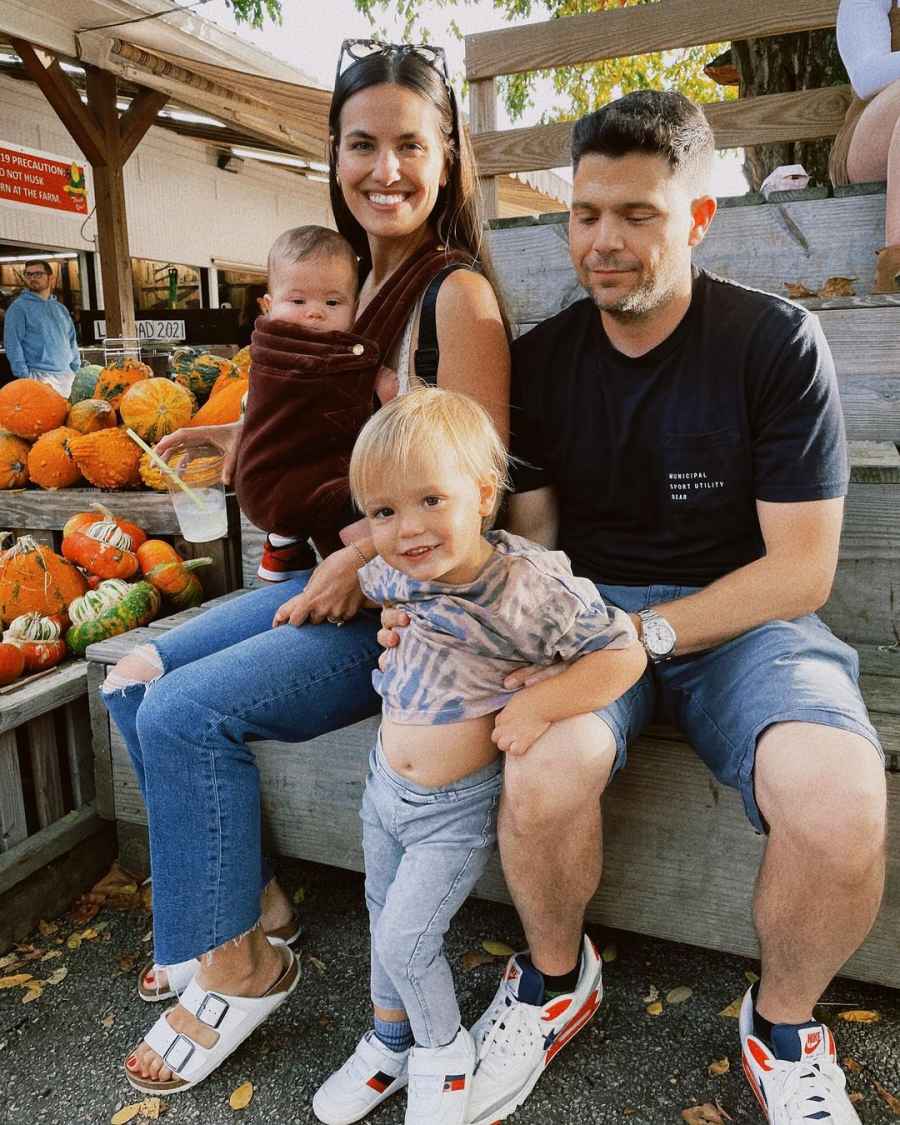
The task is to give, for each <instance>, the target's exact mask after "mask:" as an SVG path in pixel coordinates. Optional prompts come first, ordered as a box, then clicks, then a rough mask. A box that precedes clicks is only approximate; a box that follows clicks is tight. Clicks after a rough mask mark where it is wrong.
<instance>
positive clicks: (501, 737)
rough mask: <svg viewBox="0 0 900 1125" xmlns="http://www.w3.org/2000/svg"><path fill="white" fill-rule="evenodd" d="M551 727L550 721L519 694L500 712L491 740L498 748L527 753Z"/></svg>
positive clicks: (513, 752)
mask: <svg viewBox="0 0 900 1125" xmlns="http://www.w3.org/2000/svg"><path fill="white" fill-rule="evenodd" d="M549 729H550V723H549V722H547V720H546V719H542V718H541V716H540V715H538V714H536V713H535V709H534V707H533V706H532V705H531V703H530V702H529V701H528V700H527V699H526V697H525V696H523V695H517V696H514V697H513V698H512V699H511V700H510V701H509V703H507V705H506V706H505V707H504V708H503V710H502V711H500V712H498V714H497V717H496V719H495V720H494V731H493V733H492V734H491V740H492V741H493V742H494V743H495V744H496V746H497V749H498V750H502V751H503V752H504V753H506V754H512V755H514V756H518V755H520V754H525V753H526V752H527V751H528V750H529V749H530V748H531V746H532V745H533V744H534V743H535V742H537V740H538V739H539V738H540V737H541V735H544V734H546V733H547V731H548V730H549Z"/></svg>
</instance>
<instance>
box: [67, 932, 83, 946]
mask: <svg viewBox="0 0 900 1125" xmlns="http://www.w3.org/2000/svg"><path fill="white" fill-rule="evenodd" d="M80 945H81V934H79V933H77V932H76V933H74V934H69V937H68V940H67V941H66V947H67V948H68V949H77V948H78V947H79V946H80Z"/></svg>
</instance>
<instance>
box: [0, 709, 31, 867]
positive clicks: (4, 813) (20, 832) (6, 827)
mask: <svg viewBox="0 0 900 1125" xmlns="http://www.w3.org/2000/svg"><path fill="white" fill-rule="evenodd" d="M27 835H28V824H27V822H26V820H25V802H24V799H23V796H22V775H21V772H20V770H19V753H18V749H17V746H16V732H15V731H14V730H8V731H4V733H3V734H0V852H5V851H9V849H10V848H13V847H15V846H16V844H19V843H21V841H22V840H24V839H25V837H26V836H27Z"/></svg>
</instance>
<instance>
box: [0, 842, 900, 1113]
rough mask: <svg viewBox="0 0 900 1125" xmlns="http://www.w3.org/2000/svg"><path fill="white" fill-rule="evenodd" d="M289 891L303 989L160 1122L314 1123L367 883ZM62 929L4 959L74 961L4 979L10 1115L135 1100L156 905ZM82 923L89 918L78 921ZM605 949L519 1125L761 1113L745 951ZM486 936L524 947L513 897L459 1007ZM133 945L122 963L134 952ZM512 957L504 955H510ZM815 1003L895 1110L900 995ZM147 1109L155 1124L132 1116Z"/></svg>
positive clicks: (475, 910)
mask: <svg viewBox="0 0 900 1125" xmlns="http://www.w3.org/2000/svg"><path fill="white" fill-rule="evenodd" d="M281 874H282V881H283V882H284V884H285V885H286V886H287V887H288V889H289V890H290V891H291V892H294V891H295V890H297V889H299V888H303V890H304V892H305V903H304V906H303V908H302V909H303V911H304V920H305V924H306V927H307V933H306V936H305V938H304V939H303V941H302V943H301V945H300V949H301V952H302V955H303V969H304V978H303V980H302V982H301V984H300V987H299V988H298V990H297V992H295V993H294V996H293V997H292V999H291V1001H290V1002H289V1003H288V1004H286V1005H285V1006H284V1007H283V1008H281V1010H280V1011H279V1012H278V1013H277V1014H276V1016H275V1017H273V1019H272V1020H270V1021H269V1023H268V1024H266V1025H265V1026H264V1027H263V1028H262V1029H261V1030H260V1031H259V1032H257V1033H256V1035H255V1036H254V1037H253V1038H252V1039H251V1040H249V1041H248V1043H246V1044H245V1045H244V1046H243V1047H242V1048H240V1050H239V1051H238V1052H237V1053H236V1054H235V1055H234V1056H233V1057H232V1058H231V1059H230V1060H229V1061H228V1062H227V1064H226V1065H225V1066H224V1067H223V1068H222V1069H221V1070H220V1071H219V1072H218V1073H216V1074H215V1075H214V1076H213V1077H211V1078H210V1079H209V1080H208V1081H207V1082H206V1083H205V1084H204V1085H203V1086H201V1087H200V1088H198V1089H197V1090H196V1091H193V1092H191V1093H188V1094H184V1095H181V1096H180V1097H175V1098H172V1099H170V1101H169V1103H168V1107H167V1111H166V1113H165V1122H166V1125H178V1123H181V1122H184V1123H187V1122H200V1123H202V1125H224V1123H232V1125H234V1123H235V1122H237V1121H240V1120H243V1121H245V1122H266V1123H269V1122H271V1123H277V1125H300V1123H303V1125H305V1123H307V1122H313V1121H314V1120H315V1119H314V1118H313V1115H312V1111H311V1109H310V1100H311V1098H312V1094H313V1092H314V1091H315V1089H316V1087H317V1085H318V1083H319V1082H320V1081H321V1080H322V1079H323V1078H324V1077H325V1076H326V1075H327V1074H328V1073H329V1071H330V1070H332V1069H333V1068H334V1067H335V1066H337V1065H339V1064H340V1063H341V1062H342V1061H343V1059H344V1057H345V1055H346V1054H347V1053H348V1052H349V1051H350V1050H351V1049H352V1048H353V1046H354V1045H355V1043H356V1040H357V1037H358V1036H359V1034H360V1033H361V1031H362V1030H363V1029H364V1028H365V1027H366V1026H367V1005H366V980H367V977H366V952H367V932H366V917H365V907H364V903H363V898H362V880H361V878H360V877H359V876H356V875H350V874H346V873H343V872H337V871H334V870H333V869H330V868H324V867H317V866H315V865H312V864H303V863H290V864H285V865H283V867H282V871H281ZM58 922H59V929H58V930H57V931H56V932H55V933H54V934H43V935H42V934H35V935H34V937H33V938H32V939H31V941H32V943H33V945H34V946H35V948H36V949H40V950H54V949H57V950H61V951H62V956H60V957H56V958H53V959H51V960H48V961H46V962H44V961H40V960H37V959H35V960H33V961H31V962H29V963H27V964H25V965H23V966H9V965H7V966H5V967H3V968H2V969H0V976H4V975H5V976H8V975H10V974H17V973H26V972H31V973H32V974H33V976H34V977H36V978H41V979H45V978H47V977H49V976H50V974H51V973H52V972H53V971H54V970H57V969H59V968H66V969H67V970H68V972H67V974H66V975H65V978H64V979H63V980H61V982H60V983H58V984H56V985H52V984H48V985H47V987H46V988H45V990H44V991H43V993H42V994H41V995H40V996H38V997H37V998H36V999H34V1000H33V1001H32V1002H30V1003H28V1004H25V1005H23V1003H22V1000H23V997H25V996H26V995H27V992H26V990H25V988H23V987H12V988H8V989H4V990H3V991H0V1076H2V1085H3V1087H4V1088H5V1093H3V1094H2V1095H0V1122H2V1123H3V1125H6V1123H9V1125H99V1123H102V1122H109V1120H110V1118H111V1117H112V1115H113V1114H114V1113H115V1112H116V1110H118V1109H119V1108H121V1107H122V1106H123V1105H126V1104H129V1103H131V1102H134V1101H138V1100H140V1099H139V1098H138V1097H137V1096H136V1095H134V1092H133V1091H132V1090H131V1088H130V1087H129V1086H128V1085H127V1083H126V1082H125V1080H124V1078H122V1077H121V1076H120V1071H119V1068H120V1066H121V1060H122V1059H123V1058H124V1056H125V1054H126V1053H127V1052H128V1050H129V1049H130V1048H131V1047H132V1046H133V1045H134V1043H136V1042H137V1041H138V1040H139V1039H140V1037H141V1035H142V1033H143V1031H144V1030H145V1029H146V1027H147V1026H149V1020H150V1018H151V1017H152V1016H155V1014H156V1012H155V1010H154V1009H152V1008H151V1007H150V1006H149V1005H145V1004H142V1003H141V1002H140V1001H139V1000H138V999H137V996H136V993H135V990H134V982H135V971H134V970H130V971H123V970H122V968H121V966H122V965H128V964H129V963H130V962H132V961H137V960H138V958H140V957H142V956H145V955H146V951H147V950H148V949H149V945H148V944H145V943H144V942H143V941H142V939H143V938H144V936H145V935H146V934H147V932H148V930H149V917H148V915H147V913H146V912H145V911H143V910H141V909H139V908H137V909H132V910H130V911H114V910H111V909H108V908H105V909H103V910H102V911H101V912H100V914H98V915H97V917H96V918H95V919H94V920H93V921H92V922H90V923H88V924H89V925H90V926H92V927H93V928H94V929H95V930H96V929H97V926H98V923H99V926H100V931H99V933H98V936H96V937H89V938H88V940H85V941H83V942H82V943H81V945H80V947H79V948H77V949H75V950H72V949H69V948H68V945H67V944H65V942H64V943H63V944H58V942H59V939H60V938H63V939H66V938H68V936H69V934H71V933H72V931H73V925H72V921H71V919H70V918H68V917H65V918H62V919H59V920H58ZM75 929H76V931H77V932H83V931H84V929H85V925H84V924H82V925H81V926H78V927H75ZM595 938H596V939H597V940H598V941H599V942H600V944H601V945H604V946H607V945H609V944H610V943H611V942H614V943H615V948H616V957H615V960H614V961H612V962H610V963H609V964H608V965H607V969H606V988H607V993H606V999H605V1002H604V1005H603V1007H602V1009H601V1015H600V1016H599V1017H598V1018H597V1020H595V1021H594V1023H593V1024H592V1025H590V1027H589V1028H588V1029H587V1030H586V1031H585V1032H583V1033H582V1034H581V1035H580V1036H579V1037H578V1038H577V1039H576V1040H575V1041H574V1042H573V1044H572V1046H571V1047H569V1048H567V1049H566V1050H565V1051H564V1052H563V1053H562V1055H561V1056H560V1058H559V1060H558V1061H557V1062H556V1063H555V1064H554V1066H553V1067H552V1068H551V1069H550V1070H549V1071H548V1073H547V1074H546V1075H545V1076H544V1078H543V1079H542V1081H541V1083H540V1084H539V1085H538V1087H537V1089H536V1090H535V1093H534V1094H533V1096H532V1098H531V1099H530V1101H529V1103H528V1104H527V1105H526V1106H525V1107H524V1108H523V1109H521V1110H520V1111H519V1113H518V1114H516V1115H515V1117H514V1118H512V1121H513V1122H515V1125H538V1123H540V1125H544V1123H554V1125H555V1123H560V1125H563V1123H565V1125H576V1123H577V1125H586V1123H597V1125H608V1123H613V1122H615V1123H619V1125H621V1123H622V1122H623V1121H624V1120H625V1119H628V1120H629V1121H630V1122H633V1123H635V1125H637V1123H641V1125H647V1123H652V1125H656V1123H659V1125H662V1123H663V1122H679V1121H680V1115H681V1111H682V1110H683V1109H684V1108H686V1107H688V1106H692V1105H695V1104H697V1103H702V1102H714V1101H715V1100H716V1099H718V1100H719V1103H720V1105H721V1106H722V1107H723V1108H724V1110H726V1111H727V1113H728V1114H729V1115H730V1118H731V1119H733V1120H734V1121H735V1122H747V1123H751V1122H753V1123H758V1122H761V1121H762V1119H761V1117H760V1114H759V1112H758V1110H757V1108H756V1103H755V1101H754V1100H753V1098H752V1095H751V1094H750V1091H749V1088H748V1087H747V1086H746V1083H745V1082H744V1079H743V1077H742V1076H741V1074H740V1063H739V1053H738V1046H737V1021H736V1020H733V1019H727V1018H723V1017H722V1016H721V1015H719V1012H720V1011H721V1010H722V1009H723V1008H725V1007H726V1006H727V1005H728V1004H729V1003H730V1002H731V1001H733V1000H735V999H737V998H738V997H740V995H741V994H742V992H743V990H744V989H745V988H746V986H747V981H746V979H745V974H747V973H748V972H752V971H753V969H754V968H755V966H754V964H753V963H752V962H751V961H747V960H744V959H742V958H738V957H730V956H724V955H721V954H713V953H709V952H705V951H702V950H698V949H694V948H691V947H687V946H680V945H674V944H672V943H668V942H663V941H651V940H649V939H647V938H639V937H636V936H634V935H630V934H621V933H620V934H611V933H608V932H601V931H597V932H596V933H595ZM485 939H492V940H495V941H496V940H499V941H504V942H508V943H510V944H511V945H513V946H518V945H520V943H521V933H520V930H519V926H518V923H517V920H516V916H515V914H514V913H513V911H512V910H511V909H508V908H505V907H499V906H496V905H492V904H488V903H483V902H474V901H473V902H470V903H469V904H467V906H466V907H465V908H464V910H463V911H462V912H461V914H460V916H459V917H458V919H457V922H456V924H455V927H454V930H453V933H452V935H451V939H450V943H449V946H450V956H451V959H452V962H453V964H454V968H455V969H456V972H457V980H458V987H459V991H460V999H461V1005H462V1009H463V1014H464V1017H465V1018H466V1019H467V1020H473V1019H474V1018H475V1017H476V1016H477V1015H478V1013H479V1012H480V1010H481V1009H482V1007H483V1006H484V1005H485V1004H486V1003H487V1001H488V1000H489V998H490V996H491V995H492V993H493V990H494V988H495V986H496V982H497V968H495V966H494V965H484V966H481V967H479V968H475V969H471V970H469V971H468V972H466V971H464V970H463V967H462V966H463V958H464V955H465V954H466V953H467V952H470V951H476V950H479V949H480V948H481V943H482V941H483V940H485ZM123 958H124V960H123ZM499 964H500V962H497V967H499ZM651 986H654V987H655V988H657V989H658V990H659V991H660V993H661V994H662V996H663V997H665V995H666V993H667V992H668V991H669V990H671V989H673V988H675V987H677V986H687V987H689V988H691V989H692V990H693V995H692V996H691V997H690V999H688V1000H686V1001H684V1002H683V1003H681V1004H679V1005H677V1006H667V1007H665V1009H664V1011H663V1014H662V1015H660V1016H658V1017H655V1018H654V1017H652V1016H649V1015H648V1014H647V1013H646V1011H645V1008H646V1003H645V1001H644V999H643V998H644V997H645V996H647V995H649V993H650V988H651ZM823 1000H824V1002H825V1003H823V1005H822V1007H821V1009H820V1014H821V1016H822V1017H823V1018H824V1019H826V1020H827V1021H828V1022H830V1023H832V1024H833V1026H834V1028H835V1032H836V1035H837V1037H838V1047H839V1051H840V1054H841V1056H850V1057H851V1058H852V1059H853V1060H855V1061H856V1062H857V1063H858V1064H859V1066H860V1069H859V1070H855V1071H854V1072H853V1073H851V1074H850V1075H849V1084H850V1088H851V1089H852V1090H855V1091H859V1092H861V1093H862V1094H863V1098H862V1101H860V1102H859V1103H858V1105H857V1108H858V1111H859V1114H860V1117H861V1119H862V1121H863V1122H864V1125H887V1123H888V1122H890V1121H893V1120H894V1116H893V1115H892V1112H891V1110H890V1109H889V1108H888V1105H887V1104H886V1103H885V1101H884V1100H883V1098H882V1097H881V1096H880V1095H879V1094H878V1092H877V1090H876V1088H875V1083H876V1082H877V1083H880V1084H881V1085H882V1086H883V1087H884V1088H885V1090H886V1091H889V1092H890V1093H893V1094H897V1095H900V994H898V993H897V992H894V991H892V990H889V989H879V988H875V987H871V986H868V985H862V984H857V983H855V982H852V981H847V980H839V981H837V982H836V983H834V984H833V985H832V986H831V988H830V989H829V990H828V992H827V994H826V996H825V997H824V998H823ZM847 1008H862V1009H874V1010H877V1011H878V1012H879V1013H880V1015H881V1019H880V1021H879V1022H878V1023H871V1024H860V1023H853V1024H845V1023H843V1022H842V1021H840V1020H838V1019H837V1018H836V1016H837V1013H838V1012H839V1011H842V1010H844V1009H847ZM726 1057H727V1058H728V1060H729V1062H730V1070H729V1071H728V1072H727V1073H725V1074H723V1075H721V1076H718V1077H715V1076H710V1075H709V1073H708V1070H707V1068H708V1066H709V1064H710V1063H711V1062H712V1061H713V1060H717V1059H722V1058H726ZM248 1079H249V1080H251V1081H252V1082H253V1084H254V1087H255V1094H254V1097H253V1101H252V1103H251V1105H250V1106H249V1108H247V1109H246V1110H244V1111H242V1112H239V1113H238V1112H235V1111H233V1110H231V1109H230V1108H229V1106H228V1097H229V1094H230V1093H231V1091H232V1090H234V1089H235V1087H237V1086H238V1085H239V1084H240V1083H242V1082H244V1081H245V1080H248ZM403 1109H404V1106H403V1100H402V1095H401V1096H400V1098H398V1099H395V1101H394V1103H393V1104H391V1103H388V1104H387V1105H385V1106H384V1107H383V1108H382V1109H381V1111H380V1112H378V1113H376V1114H374V1115H373V1116H372V1118H371V1119H370V1120H372V1121H373V1122H374V1123H375V1125H397V1123H400V1122H402V1120H403ZM137 1120H138V1121H139V1122H140V1121H142V1120H143V1119H137Z"/></svg>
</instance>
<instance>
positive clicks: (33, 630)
mask: <svg viewBox="0 0 900 1125" xmlns="http://www.w3.org/2000/svg"><path fill="white" fill-rule="evenodd" d="M61 636H62V626H61V625H60V623H59V622H58V621H51V620H50V618H49V617H44V616H43V614H40V613H38V612H37V611H36V610H35V611H33V612H31V613H22V614H20V615H19V616H18V617H14V618H13V619H12V621H10V623H9V628H8V629H7V630H6V632H5V633H4V634H3V639H4V641H58V640H59V638H60V637H61Z"/></svg>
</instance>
